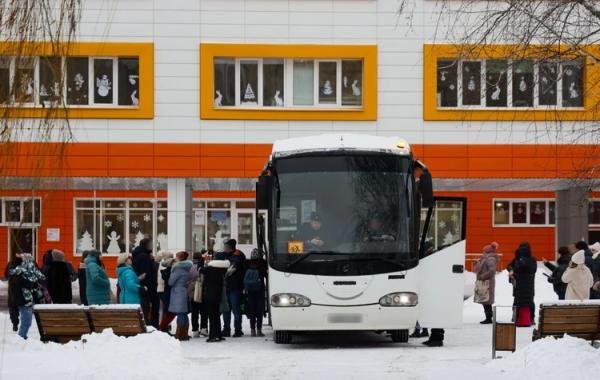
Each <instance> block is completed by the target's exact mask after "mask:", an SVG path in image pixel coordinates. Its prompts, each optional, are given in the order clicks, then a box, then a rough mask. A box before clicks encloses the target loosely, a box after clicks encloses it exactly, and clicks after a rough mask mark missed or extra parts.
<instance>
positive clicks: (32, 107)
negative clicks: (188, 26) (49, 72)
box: [0, 42, 154, 119]
mask: <svg viewBox="0 0 600 380" xmlns="http://www.w3.org/2000/svg"><path fill="white" fill-rule="evenodd" d="M58 45H59V46H57V44H53V43H50V42H23V43H16V42H0V50H1V51H2V53H3V54H2V55H3V56H4V57H6V58H8V59H10V68H9V73H10V74H9V78H10V86H11V87H10V88H11V91H10V93H9V96H10V95H12V93H13V92H14V91H13V90H12V89H13V86H14V81H15V79H16V78H15V77H16V70H17V67H16V66H17V65H16V60H15V58H16V57H17V56H20V57H31V58H33V60H34V97H33V100H34V102H33V103H29V102H28V103H22V104H15V103H14V100H13V101H12V102H11V103H7V104H0V109H6V110H8V112H6V115H7V117H11V118H56V119H60V118H69V119H152V118H154V44H153V43H111V42H73V43H68V44H67V43H61V44H58ZM17 53H18V54H17ZM47 56H48V57H52V56H57V57H60V58H61V71H62V72H63V78H61V79H62V84H61V85H62V89H63V94H62V96H63V99H64V102H63V103H64V104H62V103H61V105H60V106H58V107H56V108H54V109H52V112H49V111H48V108H45V107H43V106H42V105H41V102H40V99H39V85H40V78H39V72H40V57H47ZM77 57H86V58H88V104H87V105H76V104H67V101H66V96H67V82H68V81H67V78H66V75H65V74H66V70H67V59H68V58H77ZM119 58H137V59H138V98H139V99H140V101H139V105H137V106H134V105H119V93H118V86H119V84H118V74H119V68H118V62H119ZM95 59H112V60H113V69H112V70H113V83H112V90H113V99H112V100H113V101H112V103H110V104H97V103H94V99H93V94H94V88H95V83H93V75H94V69H93V62H94V60H95ZM140 78H143V81H140Z"/></svg>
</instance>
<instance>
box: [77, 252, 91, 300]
mask: <svg viewBox="0 0 600 380" xmlns="http://www.w3.org/2000/svg"><path fill="white" fill-rule="evenodd" d="M89 253H90V251H83V253H82V254H81V262H80V263H79V268H78V269H77V280H78V282H79V300H80V301H81V304H82V305H85V306H87V305H89V304H88V299H87V295H86V290H87V289H86V288H87V282H86V280H87V278H86V271H85V259H87V257H88V254H89Z"/></svg>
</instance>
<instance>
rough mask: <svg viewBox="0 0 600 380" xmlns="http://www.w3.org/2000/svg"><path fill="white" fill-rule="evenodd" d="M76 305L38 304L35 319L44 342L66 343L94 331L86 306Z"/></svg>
mask: <svg viewBox="0 0 600 380" xmlns="http://www.w3.org/2000/svg"><path fill="white" fill-rule="evenodd" d="M75 306H76V305H36V306H35V307H34V308H33V314H34V316H35V321H36V323H37V326H38V330H39V332H40V339H41V340H42V342H48V341H52V342H57V343H66V342H68V341H70V340H79V339H81V336H82V335H83V334H89V333H90V332H92V330H91V328H90V323H89V321H88V315H87V310H86V308H85V307H75Z"/></svg>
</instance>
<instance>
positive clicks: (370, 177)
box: [271, 152, 416, 276]
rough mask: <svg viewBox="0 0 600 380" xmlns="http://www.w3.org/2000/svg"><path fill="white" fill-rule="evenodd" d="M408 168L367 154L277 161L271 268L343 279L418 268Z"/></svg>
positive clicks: (400, 160)
mask: <svg viewBox="0 0 600 380" xmlns="http://www.w3.org/2000/svg"><path fill="white" fill-rule="evenodd" d="M409 162H410V161H409V158H408V157H403V156H398V155H390V154H375V153H364V152H362V153H358V152H356V153H351V154H350V153H349V154H344V155H334V154H323V155H320V156H315V155H311V156H296V157H288V158H280V159H277V160H276V161H275V163H274V169H275V170H274V173H275V176H276V181H275V183H276V185H275V189H274V191H275V198H274V199H275V215H274V216H275V217H274V218H273V219H272V223H274V225H273V227H274V228H272V229H271V230H272V231H275V234H273V235H274V236H273V237H272V242H273V244H274V247H273V249H271V252H272V254H271V265H272V266H273V267H274V268H275V269H278V270H283V271H286V272H292V273H306V274H319V275H338V276H339V275H366V274H374V273H385V272H393V271H398V270H404V269H408V267H412V266H414V265H415V264H412V263H411V262H412V261H413V260H414V258H415V257H416V252H411V247H412V246H413V245H412V244H411V241H412V239H413V238H412V237H411V231H412V229H411V228H410V225H411V218H410V216H411V211H410V208H411V207H412V205H413V202H412V200H411V199H410V198H411V196H412V194H413V192H412V176H411V175H410V173H409ZM415 214H416V213H415ZM413 215H414V214H413Z"/></svg>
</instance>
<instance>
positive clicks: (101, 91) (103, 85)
mask: <svg viewBox="0 0 600 380" xmlns="http://www.w3.org/2000/svg"><path fill="white" fill-rule="evenodd" d="M111 88H112V83H111V81H110V80H109V79H108V75H106V74H102V76H101V77H100V78H96V92H97V93H98V95H99V96H100V97H102V98H106V97H107V96H108V95H109V94H110V90H111Z"/></svg>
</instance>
